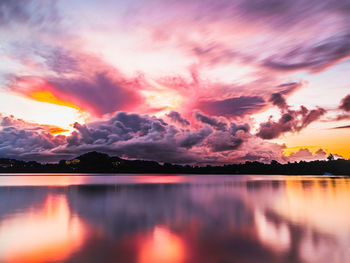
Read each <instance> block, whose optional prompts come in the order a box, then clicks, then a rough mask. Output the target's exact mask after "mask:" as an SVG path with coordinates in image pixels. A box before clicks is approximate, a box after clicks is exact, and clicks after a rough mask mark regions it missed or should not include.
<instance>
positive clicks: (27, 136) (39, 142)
mask: <svg viewBox="0 0 350 263" xmlns="http://www.w3.org/2000/svg"><path fill="white" fill-rule="evenodd" d="M65 143H66V140H65V137H64V136H53V135H51V134H50V133H48V132H47V131H44V130H42V129H40V128H38V129H36V130H34V129H31V128H29V129H24V128H16V127H3V128H2V129H1V130H0V156H1V157H10V158H17V159H28V160H30V159H31V158H32V159H37V158H35V157H38V156H42V157H44V158H46V159H50V158H49V157H50V150H52V149H53V148H55V147H57V146H59V145H63V144H65ZM45 156H46V157H45ZM56 158H57V156H56ZM40 159H41V158H40Z"/></svg>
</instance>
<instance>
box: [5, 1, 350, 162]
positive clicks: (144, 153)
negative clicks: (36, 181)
mask: <svg viewBox="0 0 350 263" xmlns="http://www.w3.org/2000/svg"><path fill="white" fill-rule="evenodd" d="M0 39H1V41H0V157H6V158H16V159H23V160H37V161H40V162H54V161H58V160H61V159H71V158H74V157H76V156H77V155H79V154H83V153H86V152H88V151H100V152H105V153H108V154H110V155H113V156H120V157H124V158H129V159H144V160H155V161H158V162H171V163H180V164H199V165H206V164H215V165H221V164H227V163H239V162H245V161H259V162H270V161H272V160H277V161H279V162H282V163H284V162H288V161H291V162H294V161H300V160H307V161H308V160H316V159H325V158H326V157H327V156H328V155H329V154H330V153H332V154H333V155H334V156H336V157H338V158H341V157H343V158H350V133H349V132H350V78H349V77H348V76H349V73H350V1H348V0H338V1H331V0H235V1H232V0H186V1H185V0H176V1H175V0H147V1H140V0H121V1H112V0H99V1H97V0H95V1H93V0H84V1H82V0H76V1H68V0H26V1H12V0H0Z"/></svg>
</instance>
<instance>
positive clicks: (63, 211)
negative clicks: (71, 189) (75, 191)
mask: <svg viewBox="0 0 350 263" xmlns="http://www.w3.org/2000/svg"><path fill="white" fill-rule="evenodd" d="M86 228H87V226H86V224H85V223H84V222H83V221H82V220H81V219H80V218H79V217H77V216H74V215H72V214H71V213H70V210H69V207H68V203H67V199H66V197H65V196H64V195H54V194H48V195H47V198H46V200H45V202H44V203H43V204H42V205H40V206H38V207H36V206H33V207H30V208H29V209H28V210H26V211H24V212H22V213H19V214H14V215H11V216H9V217H7V218H5V219H3V220H2V221H1V223H0V261H1V262H11V263H13V262H19V263H23V262H48V261H61V260H64V259H66V258H68V257H69V256H70V255H71V254H72V253H73V252H75V251H77V250H78V249H79V248H80V247H81V246H82V244H83V242H84V239H85V236H86Z"/></svg>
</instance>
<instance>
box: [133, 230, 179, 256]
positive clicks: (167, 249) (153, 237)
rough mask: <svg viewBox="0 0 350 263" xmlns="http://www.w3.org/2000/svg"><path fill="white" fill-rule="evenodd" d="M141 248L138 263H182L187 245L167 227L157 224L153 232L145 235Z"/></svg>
mask: <svg viewBox="0 0 350 263" xmlns="http://www.w3.org/2000/svg"><path fill="white" fill-rule="evenodd" d="M144 238H145V240H144V241H143V243H142V245H141V247H140V249H139V258H138V263H182V262H184V260H185V246H184V244H183V241H182V239H181V238H180V237H179V236H177V235H175V234H174V233H171V232H170V231H169V230H168V229H167V228H166V227H162V226H156V227H155V228H154V229H153V232H152V233H151V234H147V235H145V236H144Z"/></svg>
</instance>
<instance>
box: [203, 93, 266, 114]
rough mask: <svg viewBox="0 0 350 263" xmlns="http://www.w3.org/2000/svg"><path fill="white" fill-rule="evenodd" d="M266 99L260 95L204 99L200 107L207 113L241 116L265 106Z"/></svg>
mask: <svg viewBox="0 0 350 263" xmlns="http://www.w3.org/2000/svg"><path fill="white" fill-rule="evenodd" d="M265 106H266V104H265V101H264V99H263V98H262V97H259V96H252V97H249V96H241V97H235V98H229V99H225V100H217V101H203V102H201V103H200V104H199V109H200V110H202V111H203V112H205V113H208V114H212V115H217V116H228V117H235V116H236V117H241V116H244V115H246V114H251V113H254V112H257V111H259V110H261V109H262V108H263V107H265Z"/></svg>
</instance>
